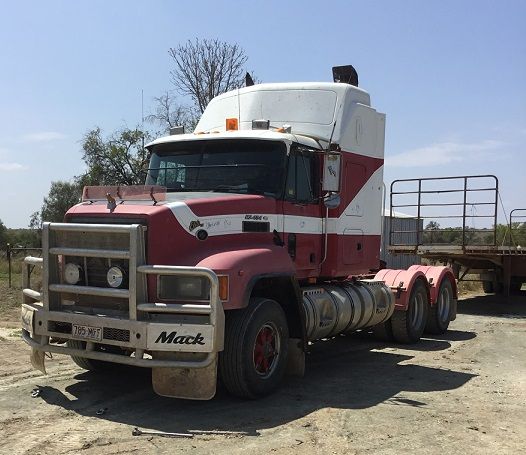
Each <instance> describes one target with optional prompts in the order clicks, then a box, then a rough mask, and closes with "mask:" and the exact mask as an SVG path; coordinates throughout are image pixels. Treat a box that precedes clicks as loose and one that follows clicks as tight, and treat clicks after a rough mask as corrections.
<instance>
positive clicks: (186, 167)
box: [146, 140, 287, 198]
mask: <svg viewBox="0 0 526 455" xmlns="http://www.w3.org/2000/svg"><path fill="white" fill-rule="evenodd" d="M286 153H287V150H286V146H285V144H284V143H282V142H274V141H260V140H235V141H234V140H220V141H219V140H218V141H213V140H206V141H191V142H190V141H188V142H178V143H177V142H172V143H166V144H158V145H155V146H153V148H152V156H151V159H150V167H149V169H148V175H147V177H146V184H147V185H162V186H165V187H166V188H167V189H168V191H217V192H232V193H244V194H262V195H265V196H270V197H276V198H278V197H280V196H281V194H282V188H283V180H284V170H285V162H286Z"/></svg>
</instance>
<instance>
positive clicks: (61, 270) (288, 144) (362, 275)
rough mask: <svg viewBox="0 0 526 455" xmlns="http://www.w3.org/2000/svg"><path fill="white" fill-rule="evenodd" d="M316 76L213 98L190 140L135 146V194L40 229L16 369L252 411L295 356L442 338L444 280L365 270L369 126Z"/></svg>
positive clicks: (114, 196) (429, 270) (374, 189)
mask: <svg viewBox="0 0 526 455" xmlns="http://www.w3.org/2000/svg"><path fill="white" fill-rule="evenodd" d="M333 74H334V76H335V82H333V83H280V84H259V85H254V86H250V87H245V88H241V89H239V90H235V91H231V92H228V93H225V94H223V95H220V96H218V97H216V98H215V99H213V100H212V101H211V102H210V104H209V106H208V107H207V108H206V111H205V112H204V114H203V116H202V118H201V120H200V121H199V124H198V125H197V127H196V130H195V132H194V133H193V134H172V135H170V136H167V137H162V138H160V139H157V140H155V141H153V142H151V143H150V144H148V145H147V146H146V147H147V149H148V151H149V153H150V155H151V158H150V165H149V170H148V175H147V177H146V182H145V185H144V186H139V187H86V188H85V189H84V192H83V197H82V202H80V203H79V204H77V205H75V206H74V207H72V208H71V209H70V210H69V211H68V212H67V214H66V216H65V220H64V223H44V225H43V231H42V243H43V245H42V246H43V254H42V258H31V257H29V258H26V266H27V270H26V273H25V274H24V276H25V278H26V280H25V284H24V290H23V294H24V303H23V306H22V329H23V330H22V333H23V335H22V336H23V339H24V340H25V341H26V342H27V343H28V344H29V345H30V346H31V348H32V354H31V361H32V364H33V365H34V366H35V367H36V368H39V369H40V370H42V371H44V372H45V366H44V353H45V352H52V353H62V354H66V355H70V356H71V357H72V359H73V360H74V361H75V362H76V363H77V364H78V365H79V366H81V367H83V368H86V369H104V368H107V367H108V364H109V363H117V364H129V365H136V366H141V367H147V368H151V369H152V383H153V387H154V390H155V391H156V392H157V393H158V394H160V395H165V396H172V397H182V398H192V399H210V398H212V397H213V396H214V394H215V392H216V382H217V375H218V374H219V375H220V377H221V380H222V382H223V383H224V385H225V386H226V388H227V389H228V391H229V392H230V393H232V394H234V395H237V396H241V397H251V398H254V397H258V396H262V395H265V394H268V393H270V392H272V391H273V390H275V389H276V388H277V387H278V385H279V384H280V382H281V381H282V379H283V376H284V375H285V374H287V373H288V374H296V375H301V374H303V371H304V365H305V351H306V350H307V348H308V343H309V342H310V341H314V340H318V339H323V338H328V337H333V336H336V335H338V334H340V333H349V332H353V331H357V330H363V329H372V330H373V331H374V332H375V333H376V334H377V335H379V336H380V337H383V338H387V339H393V340H394V341H396V342H401V343H412V342H416V341H418V340H419V338H420V337H421V335H422V333H423V332H424V330H427V331H429V332H432V333H441V332H443V331H445V330H447V327H448V325H449V322H450V321H451V320H453V319H454V318H455V316H456V302H457V300H456V298H457V291H456V283H455V279H454V276H453V273H452V271H451V270H450V269H448V268H446V267H424V266H413V267H411V268H410V269H409V270H389V269H383V270H380V240H381V228H382V219H381V213H382V205H383V194H382V193H383V181H382V177H383V164H384V132H385V115H384V114H381V113H378V112H377V111H376V110H375V109H374V108H373V107H371V102H370V98H369V94H368V93H367V92H365V91H364V90H362V89H361V88H358V86H357V85H358V83H357V75H356V72H355V71H354V68H352V67H351V66H345V67H335V68H334V69H333ZM40 264H41V265H42V267H43V279H42V289H41V290H40V291H37V290H34V289H32V287H31V283H30V282H29V281H30V280H29V276H30V274H29V268H30V267H32V266H34V265H40Z"/></svg>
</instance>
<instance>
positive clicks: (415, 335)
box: [391, 280, 429, 343]
mask: <svg viewBox="0 0 526 455" xmlns="http://www.w3.org/2000/svg"><path fill="white" fill-rule="evenodd" d="M428 309H429V299H428V297H427V290H426V285H425V284H424V283H423V282H422V281H420V280H418V281H417V282H416V283H415V284H414V286H413V289H412V290H411V295H410V296H409V302H408V306H407V311H400V310H395V312H394V313H393V316H392V317H391V326H392V328H393V337H394V339H395V341H397V342H398V343H416V342H417V341H418V340H419V339H420V337H421V336H422V333H424V328H425V326H426V322H427V312H428Z"/></svg>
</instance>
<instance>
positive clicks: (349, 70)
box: [332, 65, 358, 87]
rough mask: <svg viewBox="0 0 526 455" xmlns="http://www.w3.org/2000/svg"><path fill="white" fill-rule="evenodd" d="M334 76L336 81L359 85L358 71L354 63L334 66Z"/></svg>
mask: <svg viewBox="0 0 526 455" xmlns="http://www.w3.org/2000/svg"><path fill="white" fill-rule="evenodd" d="M332 78H333V79H334V82H343V83H345V84H351V85H354V86H355V87H358V73H357V72H356V70H355V69H354V66H352V65H343V66H333V67H332Z"/></svg>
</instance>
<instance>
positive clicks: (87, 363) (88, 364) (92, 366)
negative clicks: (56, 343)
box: [67, 340, 120, 371]
mask: <svg viewBox="0 0 526 455" xmlns="http://www.w3.org/2000/svg"><path fill="white" fill-rule="evenodd" d="M67 346H68V348H73V349H84V348H85V347H86V342H85V341H79V340H68V342H67ZM71 360H73V362H75V363H76V364H77V365H78V366H79V367H80V368H83V369H84V370H89V371H108V370H110V369H112V368H115V367H116V366H118V365H120V364H116V363H112V362H104V361H102V360H96V359H87V358H86V357H79V356H76V355H72V356H71Z"/></svg>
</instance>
